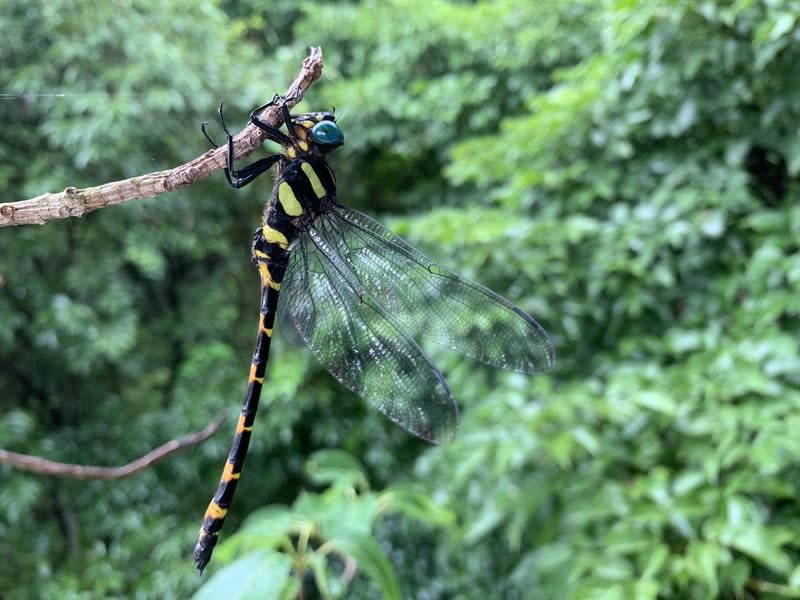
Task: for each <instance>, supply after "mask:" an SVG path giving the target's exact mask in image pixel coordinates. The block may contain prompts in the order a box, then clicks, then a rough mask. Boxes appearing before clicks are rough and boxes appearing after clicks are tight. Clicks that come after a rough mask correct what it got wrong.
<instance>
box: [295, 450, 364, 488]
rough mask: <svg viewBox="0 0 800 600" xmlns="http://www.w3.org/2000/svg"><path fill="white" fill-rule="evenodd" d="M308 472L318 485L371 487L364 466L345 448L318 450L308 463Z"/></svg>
mask: <svg viewBox="0 0 800 600" xmlns="http://www.w3.org/2000/svg"><path fill="white" fill-rule="evenodd" d="M306 473H308V476H309V477H310V478H311V480H312V481H313V482H314V483H315V484H317V485H348V486H352V487H355V488H357V489H362V490H366V489H369V481H368V480H367V477H366V475H364V467H362V466H361V464H360V463H359V462H358V460H357V459H356V458H355V457H354V456H353V455H352V454H350V453H348V452H345V451H343V450H318V451H316V452H315V453H314V454H312V455H311V458H309V459H308V462H307V463H306Z"/></svg>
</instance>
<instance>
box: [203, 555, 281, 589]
mask: <svg viewBox="0 0 800 600" xmlns="http://www.w3.org/2000/svg"><path fill="white" fill-rule="evenodd" d="M291 568H292V559H291V557H289V556H287V555H285V554H279V553H277V552H266V551H262V552H254V553H252V554H249V555H247V556H245V557H243V558H240V559H239V560H237V561H235V562H233V563H231V564H229V565H228V566H226V567H224V568H223V569H221V570H220V571H219V572H217V573H216V574H215V575H214V576H213V577H212V578H211V579H209V580H208V582H207V583H206V584H204V585H203V586H202V587H201V588H200V589H199V590H198V591H197V593H196V594H195V595H194V596H192V598H193V600H218V599H219V598H225V599H226V600H250V599H251V598H259V599H260V600H271V599H273V598H274V599H275V600H280V599H281V598H283V597H285V596H284V591H285V589H286V585H287V582H288V581H289V574H290V572H291Z"/></svg>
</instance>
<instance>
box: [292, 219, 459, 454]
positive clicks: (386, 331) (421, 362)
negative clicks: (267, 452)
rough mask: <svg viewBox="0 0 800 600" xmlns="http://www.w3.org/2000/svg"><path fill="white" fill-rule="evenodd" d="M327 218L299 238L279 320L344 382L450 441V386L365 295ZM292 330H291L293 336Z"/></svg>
mask: <svg viewBox="0 0 800 600" xmlns="http://www.w3.org/2000/svg"><path fill="white" fill-rule="evenodd" d="M318 222H320V223H321V224H322V225H323V228H322V229H321V230H320V229H318V228H317V227H316V224H315V226H313V227H312V228H311V229H309V230H308V231H307V232H305V233H304V234H303V235H302V236H301V238H300V239H299V241H298V247H297V248H296V249H295V250H294V254H295V255H296V256H295V255H293V256H292V258H291V260H290V263H289V269H288V270H287V272H286V276H285V277H284V280H283V284H282V286H281V290H282V293H281V297H280V301H279V315H280V317H281V319H280V320H281V323H280V325H281V326H283V327H284V328H285V329H288V328H294V330H295V333H296V335H297V336H298V337H299V338H301V339H302V340H303V341H304V342H305V343H306V344H307V345H308V347H309V348H310V349H311V352H312V353H313V354H314V356H316V358H317V359H318V360H319V361H320V363H321V364H322V365H323V366H324V367H325V368H326V369H327V370H328V371H329V372H330V373H331V375H333V376H334V377H335V378H336V379H337V380H338V381H339V382H340V383H341V384H342V385H344V386H345V387H346V388H348V389H350V390H351V391H353V392H354V393H356V394H358V395H359V396H361V397H362V398H364V399H365V400H367V401H368V402H369V403H370V404H372V405H373V406H374V407H376V408H377V409H378V410H380V411H381V412H382V413H384V414H385V415H386V416H387V417H388V418H389V419H391V420H392V421H394V422H395V423H397V424H398V425H400V426H401V427H403V428H404V429H406V430H408V431H409V432H411V433H413V434H415V435H417V436H419V437H421V438H423V439H425V440H428V441H431V442H435V443H441V442H447V441H449V440H451V439H452V438H453V436H454V435H455V431H456V428H457V426H458V409H457V407H456V404H455V401H454V400H453V396H452V392H451V391H450V389H449V388H448V386H447V384H446V383H445V381H444V379H443V377H442V375H441V374H440V373H439V371H438V370H437V369H436V367H434V366H433V364H431V362H430V360H429V359H428V357H427V356H426V355H425V353H424V352H423V351H422V349H421V348H420V347H419V345H418V344H417V343H416V342H415V341H414V339H413V338H412V337H411V336H410V335H408V333H406V332H405V331H404V330H403V328H402V326H401V325H400V324H399V323H398V322H397V321H396V320H395V319H393V318H392V317H391V316H390V315H389V314H387V312H386V310H385V309H384V308H383V307H382V306H381V305H380V304H379V303H378V302H376V301H375V299H374V298H370V297H369V295H368V294H366V293H365V292H364V290H363V288H362V287H361V286H360V285H359V283H358V280H357V279H356V278H355V276H354V274H353V273H352V271H350V270H349V265H348V263H347V261H346V260H343V258H342V257H340V256H338V254H337V251H336V249H335V247H334V245H333V243H332V240H331V239H330V238H331V235H330V233H331V231H330V230H329V229H327V228H325V227H324V224H325V222H326V219H325V218H323V217H321V218H319V219H318ZM292 335H293V334H291V333H290V337H291V336H292Z"/></svg>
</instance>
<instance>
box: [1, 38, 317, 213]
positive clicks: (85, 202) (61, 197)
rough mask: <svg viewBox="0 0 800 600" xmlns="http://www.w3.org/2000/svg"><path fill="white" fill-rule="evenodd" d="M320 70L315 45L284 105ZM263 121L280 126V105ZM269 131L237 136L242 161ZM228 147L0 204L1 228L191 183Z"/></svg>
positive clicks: (218, 162)
mask: <svg viewBox="0 0 800 600" xmlns="http://www.w3.org/2000/svg"><path fill="white" fill-rule="evenodd" d="M321 74H322V49H321V48H311V52H310V53H309V55H308V56H307V57H306V59H305V60H304V61H303V67H302V69H301V70H300V73H299V74H298V76H297V78H296V79H295V80H294V82H292V85H290V86H289V89H288V90H286V93H285V94H284V97H285V98H286V105H287V106H288V107H289V108H291V107H293V106H294V105H295V104H297V103H298V102H300V100H301V99H302V97H303V94H305V92H306V90H308V88H309V87H310V86H311V84H312V83H314V82H315V81H316V80H317V79H319V77H320V75H321ZM259 117H260V118H261V120H262V121H265V122H266V123H268V124H270V125H272V126H273V127H279V126H280V124H281V110H280V107H279V106H270V107H268V108H266V109H265V110H264V111H263V112H262V113H261V114H260V115H259ZM265 138H266V132H264V131H262V130H261V129H259V128H258V127H256V126H255V125H253V124H252V123H248V124H247V126H246V127H245V128H244V129H243V130H242V131H240V132H239V133H238V134H237V135H236V136H234V156H235V158H236V159H237V160H238V159H240V158H244V157H246V156H248V155H250V154H251V153H252V152H253V151H254V150H255V149H256V148H258V147H259V146H260V145H261V144H262V143H263V142H264V140H265ZM225 152H226V150H225V146H224V144H223V146H221V147H220V148H216V149H214V150H209V151H208V152H206V153H205V154H203V155H201V156H198V157H197V158H195V159H193V160H191V161H189V162H187V163H185V164H183V165H180V166H178V167H175V168H174V169H169V170H166V171H156V172H155V173H148V174H146V175H140V176H138V177H131V178H130V179H123V180H122V181H114V182H111V183H104V184H102V185H98V186H96V187H90V188H83V189H78V188H74V187H68V188H66V189H65V190H64V191H63V192H56V193H51V192H48V193H46V194H42V195H41V196H36V197H35V198H29V199H27V200H20V201H18V202H8V203H2V204H0V227H7V226H10V225H41V224H43V223H46V222H47V221H51V220H53V219H66V218H67V217H82V216H84V215H86V214H88V213H90V212H92V211H95V210H98V209H100V208H104V207H106V206H113V205H115V204H122V203H124V202H128V201H129V200H137V199H139V198H152V197H153V196H156V195H158V194H163V193H165V192H171V191H173V190H176V189H178V188H181V187H185V186H187V185H190V184H192V183H194V182H196V181H198V180H200V179H202V178H204V177H207V176H208V175H210V174H211V173H213V172H214V171H217V170H219V169H222V168H224V167H225Z"/></svg>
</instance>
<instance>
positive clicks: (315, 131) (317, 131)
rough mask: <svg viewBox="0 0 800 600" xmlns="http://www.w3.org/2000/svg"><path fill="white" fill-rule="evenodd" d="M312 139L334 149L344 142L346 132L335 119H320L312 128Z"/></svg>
mask: <svg viewBox="0 0 800 600" xmlns="http://www.w3.org/2000/svg"><path fill="white" fill-rule="evenodd" d="M311 139H312V140H313V141H314V142H315V143H317V144H319V145H320V146H328V147H329V148H330V149H331V150H332V149H333V148H337V147H339V146H341V145H342V144H344V133H342V130H341V129H339V126H338V125H337V124H336V123H334V122H333V121H320V122H319V123H317V124H316V125H314V127H312V128H311Z"/></svg>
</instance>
